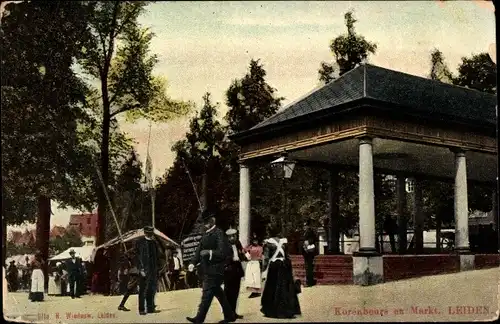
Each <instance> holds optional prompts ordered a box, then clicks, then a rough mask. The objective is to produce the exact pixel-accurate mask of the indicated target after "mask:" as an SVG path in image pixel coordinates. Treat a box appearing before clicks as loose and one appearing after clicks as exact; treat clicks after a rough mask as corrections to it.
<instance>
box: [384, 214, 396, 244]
mask: <svg viewBox="0 0 500 324" xmlns="http://www.w3.org/2000/svg"><path fill="white" fill-rule="evenodd" d="M384 231H385V232H386V234H387V235H388V236H389V242H390V243H391V253H396V239H395V236H396V234H397V232H398V224H397V223H396V221H395V220H394V218H392V217H391V215H386V216H385V219H384Z"/></svg>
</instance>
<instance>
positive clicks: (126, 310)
mask: <svg viewBox="0 0 500 324" xmlns="http://www.w3.org/2000/svg"><path fill="white" fill-rule="evenodd" d="M118 310H121V311H124V312H130V309H128V308H127V307H125V306H118Z"/></svg>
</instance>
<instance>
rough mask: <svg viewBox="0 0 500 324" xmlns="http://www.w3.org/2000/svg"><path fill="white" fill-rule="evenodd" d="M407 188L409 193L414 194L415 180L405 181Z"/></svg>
mask: <svg viewBox="0 0 500 324" xmlns="http://www.w3.org/2000/svg"><path fill="white" fill-rule="evenodd" d="M405 187H406V192H407V193H412V192H414V191H415V180H414V179H412V178H406V179H405Z"/></svg>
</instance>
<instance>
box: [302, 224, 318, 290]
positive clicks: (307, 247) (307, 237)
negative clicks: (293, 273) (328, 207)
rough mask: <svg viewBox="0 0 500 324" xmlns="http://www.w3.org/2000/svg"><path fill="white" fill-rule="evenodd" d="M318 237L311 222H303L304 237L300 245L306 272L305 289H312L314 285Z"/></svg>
mask: <svg viewBox="0 0 500 324" xmlns="http://www.w3.org/2000/svg"><path fill="white" fill-rule="evenodd" d="M317 242H318V237H317V235H316V233H315V232H314V230H313V229H312V228H311V220H310V219H308V220H306V221H305V222H304V237H303V244H302V256H303V257H304V266H305V270H306V287H312V286H314V285H315V284H316V280H315V279H314V257H315V256H316V255H317V254H318V248H317V247H318V244H317Z"/></svg>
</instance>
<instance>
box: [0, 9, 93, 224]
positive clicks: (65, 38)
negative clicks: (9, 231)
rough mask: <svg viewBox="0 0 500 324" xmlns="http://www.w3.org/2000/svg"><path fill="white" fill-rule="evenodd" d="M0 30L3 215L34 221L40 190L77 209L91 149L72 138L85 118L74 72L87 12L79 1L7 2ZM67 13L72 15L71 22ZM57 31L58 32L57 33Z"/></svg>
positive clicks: (83, 88) (82, 90)
mask: <svg viewBox="0 0 500 324" xmlns="http://www.w3.org/2000/svg"><path fill="white" fill-rule="evenodd" d="M5 9H6V12H5V13H4V16H3V18H2V28H1V42H2V46H1V57H2V62H1V68H2V83H1V91H2V98H1V99H2V118H1V119H2V125H1V126H2V162H3V163H2V180H3V189H4V193H3V194H4V206H3V207H4V209H3V213H4V215H5V217H6V221H7V222H8V223H9V224H21V223H23V222H24V221H32V220H33V219H34V217H35V215H36V213H35V212H34V211H35V209H36V205H35V204H36V199H37V197H38V196H39V195H43V196H47V197H49V198H55V199H56V200H58V201H61V202H63V203H64V204H67V205H71V206H73V207H76V208H81V207H84V206H82V205H83V203H82V201H85V200H86V199H85V197H82V196H81V194H82V192H80V190H78V189H76V188H79V187H80V185H81V183H82V181H84V178H85V177H86V176H87V175H88V174H89V172H88V166H87V165H86V163H85V161H86V160H87V159H88V158H89V152H88V151H87V150H86V149H85V148H84V147H83V145H82V143H81V141H80V139H79V138H78V136H77V135H76V134H77V132H76V129H77V125H78V124H79V123H83V124H84V123H86V122H87V121H88V116H87V115H86V114H85V112H84V109H83V106H84V105H85V101H84V98H85V95H86V93H87V91H88V89H87V88H86V86H85V84H83V83H82V82H81V80H80V79H79V78H78V77H77V76H76V75H75V73H74V71H73V70H72V66H73V61H74V59H75V58H76V57H78V55H79V51H80V49H81V47H82V37H81V35H82V31H83V30H84V29H85V23H86V20H87V12H86V10H85V8H84V6H82V5H81V4H80V3H68V2H63V1H54V2H50V3H47V2H32V1H26V2H22V3H11V4H8V5H7V6H6V8H5ZM66 17H72V19H71V20H68V19H67V18H66ZM54 30H57V31H58V32H57V33H55V32H54Z"/></svg>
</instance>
